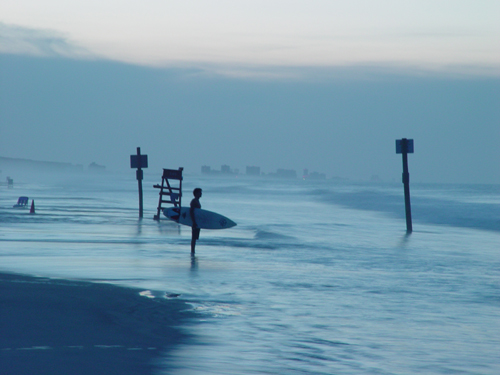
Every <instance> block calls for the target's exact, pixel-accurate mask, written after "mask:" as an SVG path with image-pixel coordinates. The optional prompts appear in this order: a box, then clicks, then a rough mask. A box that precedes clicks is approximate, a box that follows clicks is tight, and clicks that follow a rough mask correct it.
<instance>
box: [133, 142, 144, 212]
mask: <svg viewBox="0 0 500 375" xmlns="http://www.w3.org/2000/svg"><path fill="white" fill-rule="evenodd" d="M147 167H148V156H147V155H141V148H140V147H137V155H130V168H137V171H136V173H135V176H136V178H137V185H138V187H139V217H140V218H141V219H142V217H143V204H142V179H143V177H144V173H143V171H142V168H147Z"/></svg>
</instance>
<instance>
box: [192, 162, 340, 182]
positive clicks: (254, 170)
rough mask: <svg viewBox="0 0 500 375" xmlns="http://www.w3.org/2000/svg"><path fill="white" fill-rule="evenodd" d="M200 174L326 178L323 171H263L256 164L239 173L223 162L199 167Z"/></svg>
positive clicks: (282, 169)
mask: <svg viewBox="0 0 500 375" xmlns="http://www.w3.org/2000/svg"><path fill="white" fill-rule="evenodd" d="M201 174H202V175H209V176H250V177H274V178H278V179H298V178H300V179H302V180H326V174H325V173H318V172H312V173H309V170H308V169H307V168H306V169H304V172H303V174H302V175H301V176H299V175H298V174H297V172H296V171H295V170H294V169H284V168H278V169H277V170H276V172H269V173H264V172H262V171H261V168H260V167H258V166H247V167H246V173H245V174H240V173H239V169H232V168H231V167H230V166H229V165H227V164H224V165H222V166H221V169H220V170H216V169H212V167H210V166H208V165H203V166H202V167H201ZM332 179H334V180H343V179H342V178H340V177H332Z"/></svg>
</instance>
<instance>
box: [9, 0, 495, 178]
mask: <svg viewBox="0 0 500 375" xmlns="http://www.w3.org/2000/svg"><path fill="white" fill-rule="evenodd" d="M499 16H500V2H499V1H496V0H495V1H483V0H432V1H427V0H420V1H414V0H397V1H396V0H378V1H370V0H351V1H336V0H330V1H324V0H309V1H301V0H295V1H294V0H289V1H281V0H268V1H259V0H254V1H246V0H242V1H235V0H232V1H225V0H218V1H215V0H205V1H198V0H187V1H182V2H178V1H165V0H162V1H160V0H146V1H142V2H137V1H130V0H121V1H118V0H100V1H94V0H87V1H80V0H73V1H71V2H68V1H62V0H37V1H35V0H33V1H32V0H15V1H11V0H3V1H2V2H1V3H0V79H1V81H0V156H5V157H17V158H29V159H36V160H46V161H65V162H71V163H75V164H84V165H88V164H89V163H90V162H94V161H95V162H97V163H99V164H103V165H106V166H107V168H108V169H110V170H119V169H126V168H128V166H129V165H128V163H129V159H128V158H129V155H130V154H132V153H135V149H136V147H138V146H140V147H141V149H142V151H143V153H146V154H148V155H149V162H150V169H151V171H148V172H151V173H154V172H153V169H156V170H159V168H178V167H181V166H182V167H184V168H185V169H186V171H187V172H193V173H199V171H200V167H201V166H202V165H210V166H212V168H214V169H220V166H221V165H222V164H228V165H230V166H231V167H232V168H238V169H240V171H242V172H244V170H245V167H246V166H249V165H258V166H260V167H261V169H262V170H263V171H264V172H273V171H275V170H276V169H277V168H287V169H295V170H297V171H298V173H299V174H301V171H302V169H303V168H308V169H309V170H310V171H317V172H322V173H326V175H327V176H328V177H334V176H337V177H343V178H349V179H354V180H369V179H370V178H371V176H373V175H378V176H379V177H380V178H381V179H382V180H384V181H399V180H400V178H401V160H400V155H396V154H395V146H394V144H395V140H396V139H399V138H403V137H406V138H413V139H414V140H415V153H414V154H413V155H411V156H410V173H411V175H412V181H418V182H470V183H500V168H499V161H500V151H499V149H500V148H499V147H498V144H499V142H500V48H499V46H500V23H499V22H498V19H499ZM160 171H161V170H160Z"/></svg>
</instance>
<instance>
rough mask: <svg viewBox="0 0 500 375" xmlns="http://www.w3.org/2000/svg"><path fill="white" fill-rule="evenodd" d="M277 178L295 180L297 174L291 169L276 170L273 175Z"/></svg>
mask: <svg viewBox="0 0 500 375" xmlns="http://www.w3.org/2000/svg"><path fill="white" fill-rule="evenodd" d="M275 176H276V177H279V178H297V172H296V171H295V170H293V169H282V168H280V169H278V170H277V171H276V174H275Z"/></svg>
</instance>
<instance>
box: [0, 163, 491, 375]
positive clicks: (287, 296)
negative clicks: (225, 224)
mask: <svg viewBox="0 0 500 375" xmlns="http://www.w3.org/2000/svg"><path fill="white" fill-rule="evenodd" d="M160 182H161V171H158V173H157V174H155V173H154V171H153V170H146V171H145V180H144V209H145V210H144V218H143V219H142V220H141V219H139V218H138V193H137V181H136V180H135V173H134V171H131V172H129V173H123V174H94V175H91V174H83V173H82V174H80V175H67V176H55V175H53V176H41V175H40V176H26V177H23V178H16V179H15V181H14V186H13V188H7V186H6V185H5V184H4V185H3V186H0V189H1V194H0V271H1V272H7V273H17V274H25V275H32V276H42V277H46V278H51V279H54V280H55V279H63V280H83V281H91V282H93V283H109V284H113V285H117V286H120V287H133V288H137V291H138V293H139V292H140V293H141V295H142V296H144V298H157V299H162V298H166V297H169V298H170V297H172V296H174V297H175V298H177V299H179V300H182V301H185V302H186V303H187V306H189V311H190V312H191V313H193V316H194V317H193V318H191V319H190V320H188V321H186V322H183V326H182V330H184V331H185V332H187V333H189V335H190V337H191V338H192V339H191V340H189V341H186V342H183V343H180V344H178V345H176V347H175V348H174V350H172V351H170V352H169V353H168V355H165V356H164V357H163V358H160V366H159V367H158V368H157V369H156V370H155V371H156V372H157V373H158V374H174V375H198V374H200V375H201V374H219V375H221V374H231V375H250V374H291V375H295V374H384V375H385V374H387V375H388V374H482V375H487V374H492V375H497V374H499V373H500V186H499V185H474V184H468V185H458V184H414V183H412V184H411V198H412V213H413V233H412V234H409V235H408V234H407V233H406V222H405V216H404V199H403V185H402V184H401V183H382V182H381V183H362V182H352V181H334V180H321V181H311V180H306V181H305V180H300V179H297V180H280V179H272V178H266V177H259V178H247V177H245V176H226V177H223V176H203V175H189V174H186V175H185V177H184V181H183V187H184V189H183V190H184V196H183V205H185V206H187V205H189V202H190V200H191V198H192V194H191V191H192V190H193V188H194V187H201V188H202V189H203V197H202V198H201V204H202V207H203V208H204V209H208V210H211V211H216V212H219V213H221V214H223V215H225V216H227V217H229V218H231V219H232V220H234V221H235V222H237V223H238V225H237V226H236V227H234V228H231V229H227V230H221V231H216V230H214V231H208V230H202V231H201V235H200V240H199V241H198V244H197V247H196V255H195V256H194V257H192V256H191V255H190V239H191V238H190V237H191V230H190V228H188V227H181V226H179V225H177V224H176V223H174V222H171V221H168V220H167V219H166V218H164V217H162V219H161V220H160V221H159V222H158V221H155V220H153V216H154V215H155V213H156V207H157V204H158V190H157V189H154V188H153V185H154V184H158V183H160ZM19 196H28V197H29V198H30V204H31V200H32V199H34V201H35V208H36V213H35V214H34V215H31V214H29V208H26V209H14V208H12V206H13V204H15V203H16V201H17V198H18V197H19ZM177 295H178V296H177ZM0 349H2V348H0Z"/></svg>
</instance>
